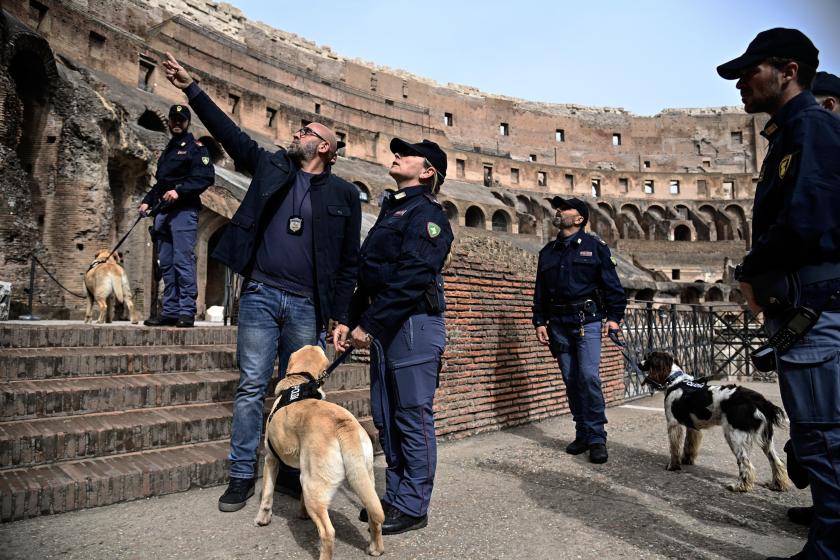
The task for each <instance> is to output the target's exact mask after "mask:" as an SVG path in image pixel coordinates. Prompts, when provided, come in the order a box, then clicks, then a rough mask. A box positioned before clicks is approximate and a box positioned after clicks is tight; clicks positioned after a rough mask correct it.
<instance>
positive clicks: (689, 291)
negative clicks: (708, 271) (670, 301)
mask: <svg viewBox="0 0 840 560" xmlns="http://www.w3.org/2000/svg"><path fill="white" fill-rule="evenodd" d="M680 303H700V290H698V289H697V288H695V287H694V286H688V287H687V288H685V289H684V290H683V291H682V292H680Z"/></svg>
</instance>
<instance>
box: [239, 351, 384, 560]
mask: <svg viewBox="0 0 840 560" xmlns="http://www.w3.org/2000/svg"><path fill="white" fill-rule="evenodd" d="M328 365H329V360H328V359H327V357H326V355H325V354H324V351H323V350H322V349H321V348H320V347H319V346H304V347H303V348H301V349H300V350H298V351H297V352H295V353H293V354H292V355H291V357H290V358H289V366H288V368H287V369H286V377H285V378H284V379H282V380H281V381H280V383H278V385H277V389H276V390H275V391H274V394H275V395H277V396H278V397H279V398H278V399H277V400H276V401H275V403H274V407H273V408H272V410H271V414H270V415H269V417H268V418H269V419H268V424H267V425H266V429H265V440H266V441H265V445H266V455H265V468H264V469H263V490H262V501H261V502H260V511H259V513H258V514H257V517H256V519H254V521H255V522H256V524H257V525H268V524H269V523H270V522H271V513H272V512H271V506H272V503H273V499H274V480H275V478H277V471H278V467H279V463H278V461H277V458H278V457H279V459H280V460H282V461H283V462H284V463H286V464H287V465H289V466H292V467H296V468H299V469H300V483H301V486H302V488H303V495H302V496H301V516H302V517H304V518H306V517H310V518H312V521H314V522H315V525H316V527H317V528H318V536H319V537H320V538H321V556H320V560H330V559H331V558H332V556H333V545H334V544H335V529H334V528H333V525H332V523H331V522H330V516H329V511H328V509H329V506H330V502H331V501H332V498H333V496H334V495H335V491H336V490H337V489H338V486H339V485H340V484H341V482H342V481H343V480H344V479H345V478H347V481H348V482H349V483H350V487H351V488H352V489H353V492H355V493H356V495H357V496H358V497H359V499H360V500H361V501H362V504H364V506H365V508H367V510H368V512H369V515H368V519H369V521H368V527H369V530H370V542H369V544H368V547H367V553H368V554H370V555H371V556H379V555H381V554H382V553H383V552H384V550H385V548H384V545H383V543H382V522H383V521H384V520H385V514H384V512H383V511H382V504H381V503H380V501H379V497H378V496H377V495H376V488H375V487H374V479H373V445H372V444H371V442H370V437H368V434H367V432H365V430H364V428H362V425H361V424H359V421H358V420H356V418H355V417H354V416H353V415H352V414H350V412H348V411H347V410H346V409H344V408H342V407H340V406H338V405H337V404H333V403H331V402H327V401H325V400H321V399H323V398H324V393H323V391H321V390H320V389H319V385H318V380H319V379H320V378H321V377H323V376H324V374H325V373H326V368H327V366H328ZM307 394H309V395H312V397H310V398H305V395H307ZM275 454H276V455H275Z"/></svg>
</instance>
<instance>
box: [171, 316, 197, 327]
mask: <svg viewBox="0 0 840 560" xmlns="http://www.w3.org/2000/svg"><path fill="white" fill-rule="evenodd" d="M194 324H195V318H194V317H187V316H186V315H182V316H181V317H178V322H177V323H176V324H175V326H176V327H178V328H180V329H188V328H190V327H192V326H193V325H194Z"/></svg>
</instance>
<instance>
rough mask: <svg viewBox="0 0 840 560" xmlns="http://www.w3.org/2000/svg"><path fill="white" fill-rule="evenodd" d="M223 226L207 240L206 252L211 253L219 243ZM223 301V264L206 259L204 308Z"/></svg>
mask: <svg viewBox="0 0 840 560" xmlns="http://www.w3.org/2000/svg"><path fill="white" fill-rule="evenodd" d="M224 229H225V228H223V227H220V228H219V229H217V230H216V231H215V232H214V233H213V235H211V236H210V239H209V240H208V241H207V254H208V255H212V254H213V251H215V250H216V245H218V244H219V239H221V237H222V232H223V231H224ZM224 303H225V265H223V264H222V263H220V262H219V261H217V260H215V259H209V258H208V259H207V284H206V286H205V288H204V306H205V309H206V308H208V307H212V306H214V305H224Z"/></svg>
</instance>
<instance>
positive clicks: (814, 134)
mask: <svg viewBox="0 0 840 560" xmlns="http://www.w3.org/2000/svg"><path fill="white" fill-rule="evenodd" d="M817 55H818V51H817V49H816V48H815V47H814V45H813V43H811V41H810V40H809V39H808V38H807V37H806V36H805V35H803V34H802V33H801V32H800V31H798V30H796V29H783V28H776V29H770V30H768V31H763V32H761V33H759V34H758V36H756V38H755V39H754V40H753V41H752V42H751V43H750V45H749V46H748V47H747V51H746V53H744V54H743V55H741V56H740V57H738V58H736V59H734V60H732V61H730V62H727V63H725V64H722V65H720V66H718V68H717V71H718V74H720V76H721V77H723V78H725V79H727V80H736V79H737V80H738V82H737V83H736V84H735V87H736V88H738V89H739V90H740V92H741V99H742V100H743V102H744V109H745V110H746V111H747V112H748V113H767V114H769V115H770V117H771V118H770V120H769V121H768V122H767V124H766V126H765V127H764V130H763V131H762V133H761V134H762V135H763V136H764V137H765V138H767V139H768V140H769V141H770V146H769V149H768V152H767V157H766V158H765V159H764V163H763V165H762V167H761V172H760V174H759V180H758V185H757V186H756V192H755V204H754V206H753V232H752V248H751V249H750V252H749V254H748V255H747V256H746V257H745V258H744V261H743V263H742V264H741V265H740V266H739V267H738V269H737V270H736V279H738V280H740V281H741V288H742V291H743V293H744V296H745V297H746V299H747V303H748V304H749V306H750V308H751V309H752V310H753V311H755V312H756V313H758V312H760V311H762V310H763V311H764V313H765V316H766V322H767V327H768V330H769V331H770V332H775V331H777V330H778V329H779V328H780V327H781V326H782V325H783V324H784V322H785V320H786V317H787V316H788V314H789V313H790V312H791V311H792V310H794V309H796V308H797V307H800V306H801V307H807V308H810V309H812V310H814V311H817V312H820V317H819V320H818V322H817V323H816V325H814V326H813V328H812V329H811V330H810V331H809V332H807V333H806V334H805V336H804V337H803V338H801V339H800V340H799V341H798V342H796V343H795V344H794V345H793V347H792V348H791V349H790V350H788V351H787V352H786V353H783V354H782V355H781V356H778V366H777V369H778V372H779V389H780V391H781V394H782V401H783V402H784V406H785V411H786V412H787V414H788V417H789V419H790V436H791V441H792V442H793V448H794V451H795V454H796V457H797V459H798V460H799V463H800V464H801V466H802V467H803V468H804V469H805V470H806V471H807V473H808V477H809V480H810V484H811V494H812V497H813V500H814V519H813V521H812V523H811V529H810V532H809V534H808V542H807V543H806V545H805V548H804V549H803V550H802V551H801V552H800V553H799V554H796V555H795V556H793V558H805V559H834V560H836V559H838V558H840V157H838V154H840V119H838V118H837V117H836V116H835V115H832V114H831V113H829V112H827V111H824V110H823V109H822V108H821V107H820V106H819V105H818V104H817V101H816V100H815V99H814V96H813V95H812V94H811V92H810V91H808V90H809V88H810V87H811V81H812V79H813V77H814V73H815V71H816V69H817V65H818V62H819V61H818V56H817Z"/></svg>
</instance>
